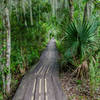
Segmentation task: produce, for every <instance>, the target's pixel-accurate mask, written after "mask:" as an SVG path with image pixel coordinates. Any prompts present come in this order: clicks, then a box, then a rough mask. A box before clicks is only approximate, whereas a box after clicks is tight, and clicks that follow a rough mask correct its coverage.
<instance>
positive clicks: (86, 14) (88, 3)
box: [83, 1, 91, 21]
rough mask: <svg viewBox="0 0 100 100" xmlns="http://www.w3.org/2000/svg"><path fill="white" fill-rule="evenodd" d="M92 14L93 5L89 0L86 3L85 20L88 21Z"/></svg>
mask: <svg viewBox="0 0 100 100" xmlns="http://www.w3.org/2000/svg"><path fill="white" fill-rule="evenodd" d="M90 14H91V5H90V1H88V2H87V3H86V4H85V8H84V15H83V21H88V19H89V16H90Z"/></svg>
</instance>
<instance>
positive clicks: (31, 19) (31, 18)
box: [29, 0, 33, 25]
mask: <svg viewBox="0 0 100 100" xmlns="http://www.w3.org/2000/svg"><path fill="white" fill-rule="evenodd" d="M29 2H30V21H31V25H33V17H32V1H31V0H29Z"/></svg>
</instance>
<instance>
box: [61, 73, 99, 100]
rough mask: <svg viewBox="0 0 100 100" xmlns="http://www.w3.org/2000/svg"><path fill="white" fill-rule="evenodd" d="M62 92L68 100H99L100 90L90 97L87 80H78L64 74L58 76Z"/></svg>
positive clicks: (68, 74)
mask: <svg viewBox="0 0 100 100" xmlns="http://www.w3.org/2000/svg"><path fill="white" fill-rule="evenodd" d="M60 80H61V84H62V87H63V90H64V92H65V94H66V96H68V98H69V100H100V88H99V89H97V90H96V93H94V95H93V96H91V95H90V90H89V89H90V88H89V80H82V81H84V82H82V81H81V80H78V79H77V78H75V77H72V76H71V73H69V72H66V73H63V74H61V75H60Z"/></svg>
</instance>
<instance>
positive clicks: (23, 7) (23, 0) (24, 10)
mask: <svg viewBox="0 0 100 100" xmlns="http://www.w3.org/2000/svg"><path fill="white" fill-rule="evenodd" d="M24 2H25V0H22V3H21V4H22V9H23V13H24V19H25V26H26V27H27V21H26V18H25V15H26V9H25V6H24Z"/></svg>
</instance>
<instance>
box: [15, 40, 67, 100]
mask: <svg viewBox="0 0 100 100" xmlns="http://www.w3.org/2000/svg"><path fill="white" fill-rule="evenodd" d="M58 58H59V56H58V52H57V49H56V43H55V40H54V39H52V40H51V41H50V42H49V44H48V45H47V48H46V49H45V50H44V51H43V53H42V55H41V57H40V60H39V62H38V64H37V65H36V67H35V69H32V70H31V71H30V72H29V73H27V74H26V75H25V76H24V78H23V79H22V82H21V84H20V86H19V88H18V89H17V91H16V93H15V96H14V98H13V100H68V99H67V98H66V96H65V95H64V93H63V90H62V88H61V85H60V81H59V66H58Z"/></svg>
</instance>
